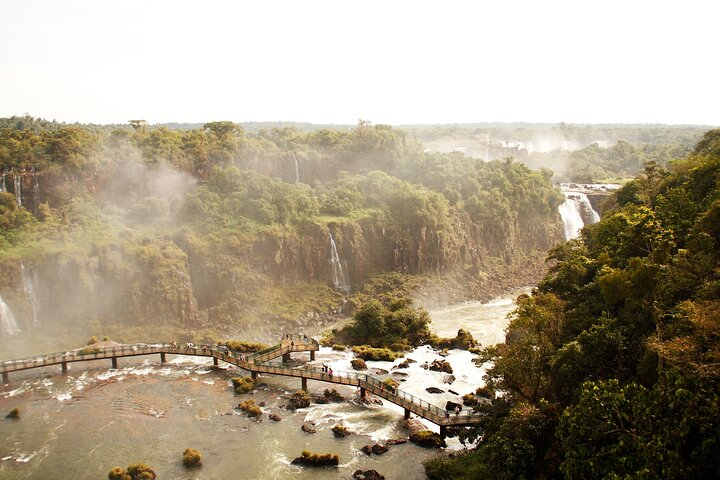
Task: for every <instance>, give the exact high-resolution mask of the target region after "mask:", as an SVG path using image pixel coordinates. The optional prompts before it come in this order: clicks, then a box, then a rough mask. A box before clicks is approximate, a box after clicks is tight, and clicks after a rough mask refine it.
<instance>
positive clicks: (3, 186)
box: [0, 172, 7, 192]
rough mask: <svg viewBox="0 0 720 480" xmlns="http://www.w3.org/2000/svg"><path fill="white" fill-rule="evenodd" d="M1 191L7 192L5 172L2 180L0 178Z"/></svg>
mask: <svg viewBox="0 0 720 480" xmlns="http://www.w3.org/2000/svg"><path fill="white" fill-rule="evenodd" d="M0 192H7V187H6V186H5V172H3V174H2V180H0Z"/></svg>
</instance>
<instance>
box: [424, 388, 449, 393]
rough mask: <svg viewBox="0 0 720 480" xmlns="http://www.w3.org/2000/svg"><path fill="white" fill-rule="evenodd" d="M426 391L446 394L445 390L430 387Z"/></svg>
mask: <svg viewBox="0 0 720 480" xmlns="http://www.w3.org/2000/svg"><path fill="white" fill-rule="evenodd" d="M425 391H426V392H428V393H445V390H441V389H439V388H437V387H428V388H426V389H425Z"/></svg>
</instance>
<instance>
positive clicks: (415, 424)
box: [403, 418, 426, 434]
mask: <svg viewBox="0 0 720 480" xmlns="http://www.w3.org/2000/svg"><path fill="white" fill-rule="evenodd" d="M403 426H404V427H405V428H406V429H408V430H410V433H411V434H412V433H415V432H421V431H423V430H426V427H425V425H423V423H422V422H421V421H420V420H418V419H416V418H410V419H407V420H405V423H404V425H403Z"/></svg>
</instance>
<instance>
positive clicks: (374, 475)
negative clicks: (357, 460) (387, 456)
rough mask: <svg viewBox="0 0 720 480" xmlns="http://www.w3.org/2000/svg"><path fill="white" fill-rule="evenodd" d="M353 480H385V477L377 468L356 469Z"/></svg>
mask: <svg viewBox="0 0 720 480" xmlns="http://www.w3.org/2000/svg"><path fill="white" fill-rule="evenodd" d="M353 480H385V477H384V476H383V475H380V474H379V473H378V472H377V471H375V470H365V471H364V472H363V471H362V470H355V473H353Z"/></svg>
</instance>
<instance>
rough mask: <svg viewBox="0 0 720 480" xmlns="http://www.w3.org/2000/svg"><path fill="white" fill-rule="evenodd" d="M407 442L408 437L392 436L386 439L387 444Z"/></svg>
mask: <svg viewBox="0 0 720 480" xmlns="http://www.w3.org/2000/svg"><path fill="white" fill-rule="evenodd" d="M403 443H407V438H391V439H389V440H386V441H385V445H401V444H403Z"/></svg>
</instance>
